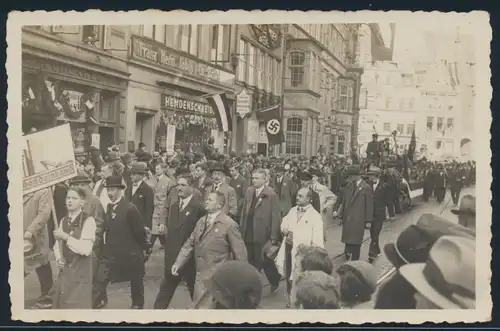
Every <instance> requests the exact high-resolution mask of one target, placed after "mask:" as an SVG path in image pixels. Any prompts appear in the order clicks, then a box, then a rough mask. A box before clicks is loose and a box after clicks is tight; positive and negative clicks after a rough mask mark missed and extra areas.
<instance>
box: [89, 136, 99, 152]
mask: <svg viewBox="0 0 500 331" xmlns="http://www.w3.org/2000/svg"><path fill="white" fill-rule="evenodd" d="M91 139H92V141H91V143H90V146H92V147H95V148H98V149H99V148H100V147H99V146H101V135H100V134H99V133H92V135H91Z"/></svg>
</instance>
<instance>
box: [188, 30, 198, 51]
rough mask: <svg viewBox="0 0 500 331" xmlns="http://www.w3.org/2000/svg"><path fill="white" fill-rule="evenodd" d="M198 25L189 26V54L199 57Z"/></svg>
mask: <svg viewBox="0 0 500 331" xmlns="http://www.w3.org/2000/svg"><path fill="white" fill-rule="evenodd" d="M198 41H199V39H198V25H190V26H189V53H190V54H192V55H194V56H198Z"/></svg>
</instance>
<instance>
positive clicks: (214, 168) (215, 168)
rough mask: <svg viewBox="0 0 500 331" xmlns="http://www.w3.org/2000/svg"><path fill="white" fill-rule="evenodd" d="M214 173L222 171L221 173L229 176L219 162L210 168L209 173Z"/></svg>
mask: <svg viewBox="0 0 500 331" xmlns="http://www.w3.org/2000/svg"><path fill="white" fill-rule="evenodd" d="M214 171H220V172H223V173H224V174H227V170H226V168H225V167H224V166H223V165H222V164H221V163H219V162H216V163H214V164H213V165H212V166H211V167H210V169H209V172H210V173H213V172H214Z"/></svg>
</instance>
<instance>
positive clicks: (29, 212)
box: [23, 188, 54, 274]
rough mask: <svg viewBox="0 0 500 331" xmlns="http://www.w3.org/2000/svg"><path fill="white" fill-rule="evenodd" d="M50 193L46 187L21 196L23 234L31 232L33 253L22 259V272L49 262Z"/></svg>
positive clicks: (27, 272)
mask: <svg viewBox="0 0 500 331" xmlns="http://www.w3.org/2000/svg"><path fill="white" fill-rule="evenodd" d="M53 203H54V202H53V201H52V194H51V190H50V189H48V188H45V189H41V190H39V191H36V192H33V193H29V194H26V195H24V196H23V235H24V232H26V231H29V232H30V233H31V234H33V236H32V239H31V242H32V244H33V254H30V256H29V257H25V259H24V272H25V273H26V274H29V273H31V272H32V271H33V270H34V269H36V268H38V267H40V266H42V265H44V264H47V263H48V262H49V252H50V248H49V232H48V228H47V222H52V220H50V215H51V212H52V204H53Z"/></svg>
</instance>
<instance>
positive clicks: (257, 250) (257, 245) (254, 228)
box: [240, 169, 281, 292]
mask: <svg viewBox="0 0 500 331" xmlns="http://www.w3.org/2000/svg"><path fill="white" fill-rule="evenodd" d="M265 183H266V172H265V171H264V169H257V170H255V171H254V172H253V174H252V186H250V187H249V188H248V189H247V191H246V194H245V200H244V201H243V207H242V211H241V220H240V229H241V234H242V237H243V241H244V242H245V246H246V248H247V252H248V262H249V263H250V264H252V265H253V266H254V267H256V268H257V270H259V271H260V270H261V269H264V272H265V273H266V276H267V279H268V280H269V284H271V292H274V291H276V289H277V288H278V286H279V281H280V279H281V276H280V274H279V272H278V270H277V269H276V265H275V264H274V261H273V259H272V255H275V254H274V253H277V251H278V250H279V247H280V241H281V229H280V225H281V209H280V202H279V198H278V196H277V195H276V193H275V192H274V190H273V189H272V188H271V187H269V186H266V185H265ZM273 252H274V253H273Z"/></svg>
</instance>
